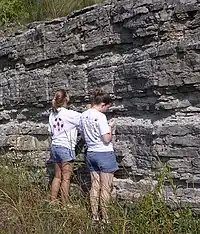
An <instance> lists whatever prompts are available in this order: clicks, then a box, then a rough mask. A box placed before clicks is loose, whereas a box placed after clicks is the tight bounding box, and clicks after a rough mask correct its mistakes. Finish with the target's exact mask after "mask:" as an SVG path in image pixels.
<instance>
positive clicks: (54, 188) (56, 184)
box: [51, 163, 61, 201]
mask: <svg viewBox="0 0 200 234" xmlns="http://www.w3.org/2000/svg"><path fill="white" fill-rule="evenodd" d="M60 183H61V169H60V166H59V165H58V164H57V163H56V166H55V175H54V178H53V182H52V185H51V201H55V200H56V199H57V196H58V192H59V189H60Z"/></svg>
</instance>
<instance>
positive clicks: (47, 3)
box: [0, 0, 103, 26]
mask: <svg viewBox="0 0 200 234" xmlns="http://www.w3.org/2000/svg"><path fill="white" fill-rule="evenodd" d="M102 1H103V0H1V1H0V25H1V26H8V25H10V24H11V25H12V23H14V24H15V25H16V26H17V25H21V24H22V25H23V24H27V23H29V22H32V21H38V20H50V19H53V18H57V17H62V16H67V15H68V14H69V13H71V12H72V11H74V10H77V9H81V8H84V7H86V6H89V5H93V4H96V3H100V2H102Z"/></svg>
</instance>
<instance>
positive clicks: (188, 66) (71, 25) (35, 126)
mask: <svg viewBox="0 0 200 234" xmlns="http://www.w3.org/2000/svg"><path fill="white" fill-rule="evenodd" d="M199 27H200V1H199V0H190V1H185V0H173V1H172V0H168V1H165V0H141V1H136V0H124V1H117V0H116V1H114V0H113V1H107V2H106V3H105V4H102V5H95V6H92V7H88V8H86V9H83V10H81V11H77V12H74V13H73V14H71V15H70V16H68V17H65V18H60V19H55V20H52V21H48V22H35V23H32V24H30V25H29V26H28V29H27V30H25V31H23V32H20V33H19V32H18V33H16V35H14V34H13V35H11V36H10V37H2V38H1V41H0V82H1V86H0V108H1V111H0V137H1V138H0V139H1V141H0V146H1V149H2V150H1V151H2V157H3V155H4V157H5V156H6V157H12V158H13V157H14V158H15V159H16V158H17V159H18V160H22V161H23V160H25V161H26V160H28V162H31V164H34V165H38V164H40V165H41V164H42V163H43V165H44V162H45V159H47V158H48V157H49V155H48V145H49V142H48V137H47V120H48V115H49V111H50V102H51V98H52V95H53V93H54V91H55V90H57V89H58V88H65V89H67V90H68V91H69V92H70V94H71V97H72V98H71V101H72V102H71V103H72V104H71V108H75V109H76V110H79V111H83V110H84V109H85V106H86V104H87V103H88V95H89V92H90V90H91V89H92V88H93V87H96V86H98V87H102V88H104V89H105V90H107V91H108V92H110V93H111V94H112V95H113V99H114V105H113V106H112V108H111V110H110V112H109V113H108V116H109V117H115V118H116V119H117V126H116V132H115V134H116V135H115V149H116V154H117V156H118V161H119V163H120V170H119V171H118V172H117V173H116V179H115V188H116V191H115V192H116V195H117V196H119V197H121V198H126V199H127V198H130V199H134V198H137V197H138V196H139V195H138V191H139V190H141V189H143V188H146V187H149V185H151V186H155V184H156V181H157V177H158V175H159V172H160V170H161V168H162V167H163V165H165V164H167V165H168V167H169V168H170V169H171V173H172V175H173V177H174V181H175V182H176V185H177V196H176V197H174V195H173V193H172V188H171V186H170V183H169V184H166V194H167V195H168V197H170V198H171V199H173V200H179V201H180V202H181V203H182V204H183V205H188V204H190V205H192V206H193V207H195V208H198V207H200V147H199V145H200V144H199V143H200V68H199V63H200V31H199Z"/></svg>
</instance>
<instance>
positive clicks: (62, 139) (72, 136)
mask: <svg viewBox="0 0 200 234" xmlns="http://www.w3.org/2000/svg"><path fill="white" fill-rule="evenodd" d="M80 116H81V113H78V112H76V111H73V110H68V109H66V108H64V107H61V108H59V109H58V110H57V112H55V113H54V112H51V114H50V116H49V131H50V132H51V135H52V144H53V145H59V146H64V147H67V148H68V149H72V150H74V149H75V145H76V140H77V128H78V127H79V122H80Z"/></svg>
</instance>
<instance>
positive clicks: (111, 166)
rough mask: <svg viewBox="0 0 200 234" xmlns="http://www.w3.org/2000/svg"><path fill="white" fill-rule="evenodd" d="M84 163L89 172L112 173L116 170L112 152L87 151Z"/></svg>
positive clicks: (116, 165)
mask: <svg viewBox="0 0 200 234" xmlns="http://www.w3.org/2000/svg"><path fill="white" fill-rule="evenodd" d="M86 163H87V166H88V168H89V170H90V172H94V171H95V172H105V173H113V172H115V171H116V170H118V164H117V161H116V156H115V154H114V152H112V151H110V152H91V151H89V152H87V156H86Z"/></svg>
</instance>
